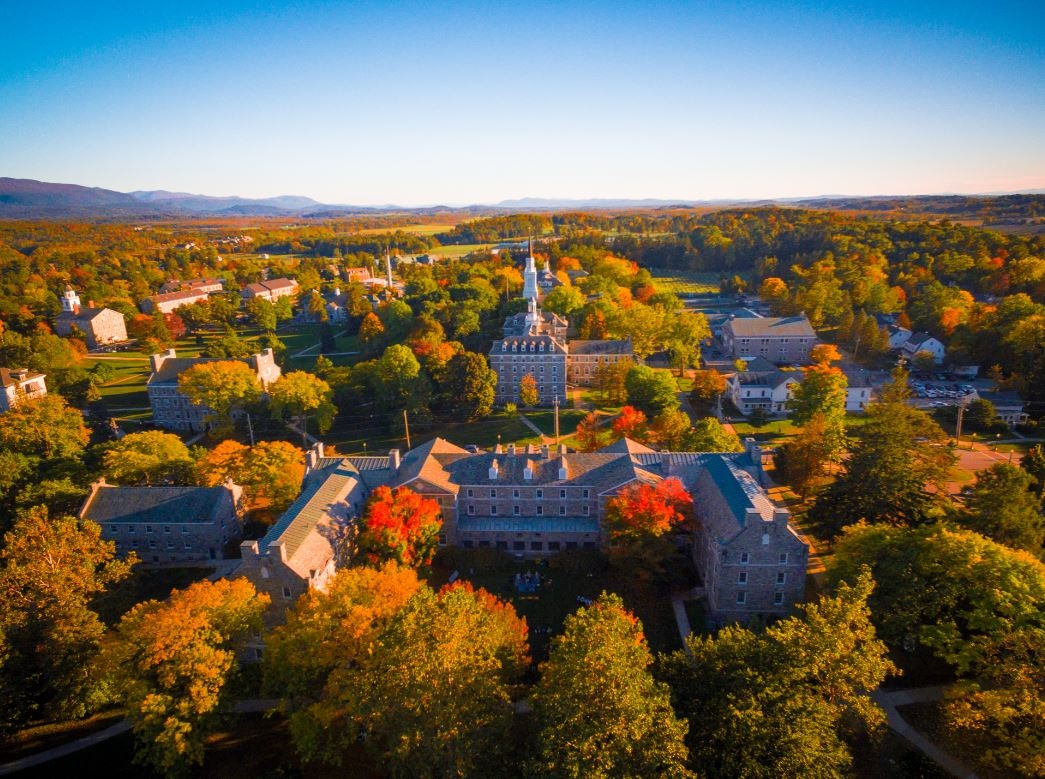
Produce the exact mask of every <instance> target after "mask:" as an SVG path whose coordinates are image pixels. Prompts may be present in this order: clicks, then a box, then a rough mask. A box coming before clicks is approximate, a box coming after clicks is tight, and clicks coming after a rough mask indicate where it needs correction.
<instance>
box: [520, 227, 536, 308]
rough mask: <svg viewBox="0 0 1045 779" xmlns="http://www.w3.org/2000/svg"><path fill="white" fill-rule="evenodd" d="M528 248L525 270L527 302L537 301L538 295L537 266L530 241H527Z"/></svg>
mask: <svg viewBox="0 0 1045 779" xmlns="http://www.w3.org/2000/svg"><path fill="white" fill-rule="evenodd" d="M527 246H528V251H527V257H526V268H525V270H523V297H524V298H526V299H527V300H536V299H537V295H538V291H537V265H536V262H535V260H534V259H533V248H532V244H530V242H529V241H527Z"/></svg>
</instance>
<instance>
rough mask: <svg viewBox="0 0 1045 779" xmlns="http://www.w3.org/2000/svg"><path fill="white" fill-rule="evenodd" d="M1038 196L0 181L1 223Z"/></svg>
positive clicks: (872, 205)
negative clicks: (421, 200) (760, 195)
mask: <svg viewBox="0 0 1045 779" xmlns="http://www.w3.org/2000/svg"><path fill="white" fill-rule="evenodd" d="M1039 194H1040V191H1038V192H1033V193H1031V192H1027V193H1017V194H1013V195H1004V194H1003V193H990V195H979V196H977V195H926V196H890V197H886V196H883V197H849V196H842V195H837V196H835V195H831V196H824V197H820V198H787V199H783V198H782V199H777V200H663V199H652V198H647V199H626V198H592V199H586V200H585V199H564V198H519V199H515V200H502V201H501V202H499V203H494V204H489V205H482V204H477V205H473V206H465V207H450V206H441V205H433V206H425V207H421V208H406V207H401V206H396V205H383V206H355V205H344V204H325V203H320V202H318V201H316V200H313V199H312V198H308V197H301V196H299V195H280V196H278V197H267V198H246V197H235V196H229V197H212V196H209V195H193V194H190V193H188V192H168V191H166V190H162V189H159V190H145V191H137V192H116V191H113V190H111V189H101V188H99V187H82V186H79V185H77V184H52V183H49V182H46V181H34V180H33V179H15V178H3V177H0V219H107V218H108V219H165V218H166V219H178V218H186V217H221V216H286V217H300V218H318V219H330V218H336V217H346V216H355V215H365V214H380V213H391V212H408V213H414V214H419V215H428V214H435V213H447V212H453V213H463V214H484V213H496V212H498V211H506V210H511V211H525V210H536V211H542V210H543V211H562V210H580V209H593V210H594V209H622V208H671V207H676V208H684V207H688V206H698V205H702V206H719V207H724V206H730V205H745V206H760V205H767V206H768V205H773V204H780V205H792V206H804V207H809V208H834V209H839V208H841V209H859V210H894V209H898V210H906V211H909V212H912V213H952V212H958V211H962V212H967V211H968V210H969V209H970V207H973V210H975V205H976V204H977V203H978V202H984V201H987V200H991V199H997V200H1006V199H1007V198H1012V197H1016V198H1019V197H1026V196H1034V195H1039Z"/></svg>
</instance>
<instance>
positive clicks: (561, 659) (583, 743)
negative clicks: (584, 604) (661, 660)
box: [532, 593, 693, 779]
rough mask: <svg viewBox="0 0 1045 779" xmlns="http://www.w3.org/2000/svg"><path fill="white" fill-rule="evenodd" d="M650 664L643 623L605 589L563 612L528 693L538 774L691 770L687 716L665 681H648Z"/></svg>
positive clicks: (582, 777)
mask: <svg viewBox="0 0 1045 779" xmlns="http://www.w3.org/2000/svg"><path fill="white" fill-rule="evenodd" d="M652 662H653V656H652V654H651V653H650V650H649V646H648V645H647V644H646V637H645V636H644V635H643V633H642V625H641V623H640V622H639V621H638V620H637V619H636V618H635V617H634V616H633V615H632V614H631V613H630V612H628V611H626V610H625V609H624V603H623V601H621V599H620V597H619V596H617V595H607V594H606V593H603V594H602V595H601V596H600V597H599V598H598V599H597V600H596V601H595V603H593V604H592V605H591V606H589V607H588V608H581V609H579V610H578V611H577V612H575V613H574V614H571V615H570V616H568V617H567V618H566V622H565V625H564V626H563V633H562V635H561V636H557V637H556V638H555V639H553V642H552V648H551V654H550V657H549V659H548V662H546V663H544V664H543V665H542V666H541V678H540V682H538V684H537V686H536V687H535V688H534V692H533V695H532V701H533V705H534V711H535V713H536V715H537V721H538V723H539V731H538V734H537V739H538V744H539V749H540V753H539V756H538V763H539V766H540V774H541V775H542V776H548V777H569V778H571V779H586V778H587V777H596V778H598V777H617V776H636V777H638V776H661V777H690V776H693V774H691V773H690V772H689V771H688V770H687V769H686V760H687V757H688V750H687V749H686V745H685V737H686V731H687V729H688V728H687V725H686V722H685V720H681V719H679V718H677V717H676V716H675V712H674V711H673V710H672V708H671V701H670V692H669V690H668V687H667V685H665V684H664V683H662V682H657V681H654V679H653V676H652V674H651V673H650V665H651V664H652ZM607 680H612V683H607Z"/></svg>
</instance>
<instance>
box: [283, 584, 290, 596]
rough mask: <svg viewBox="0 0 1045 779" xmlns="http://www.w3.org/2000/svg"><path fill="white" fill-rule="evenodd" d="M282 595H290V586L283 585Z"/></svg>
mask: <svg viewBox="0 0 1045 779" xmlns="http://www.w3.org/2000/svg"><path fill="white" fill-rule="evenodd" d="M283 597H284V598H289V597H290V587H287V586H285V585H284V587H283Z"/></svg>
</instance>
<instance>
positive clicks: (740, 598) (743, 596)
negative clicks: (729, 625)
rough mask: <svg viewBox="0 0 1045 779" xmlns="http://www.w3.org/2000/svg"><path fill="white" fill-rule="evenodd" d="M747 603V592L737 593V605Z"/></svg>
mask: <svg viewBox="0 0 1045 779" xmlns="http://www.w3.org/2000/svg"><path fill="white" fill-rule="evenodd" d="M745 603H747V593H746V592H738V593H737V605H738V606H742V605H744V604H745Z"/></svg>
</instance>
